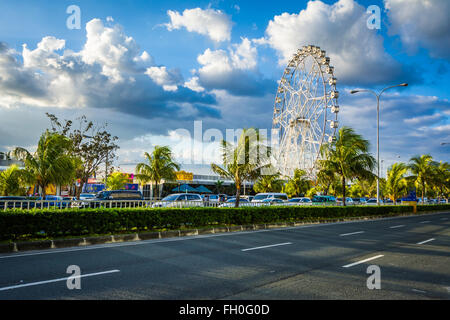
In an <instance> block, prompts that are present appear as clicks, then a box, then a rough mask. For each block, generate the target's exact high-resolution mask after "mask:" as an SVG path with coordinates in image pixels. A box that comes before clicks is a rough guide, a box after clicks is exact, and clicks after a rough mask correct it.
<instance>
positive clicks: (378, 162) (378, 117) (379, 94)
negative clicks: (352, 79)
mask: <svg viewBox="0 0 450 320" xmlns="http://www.w3.org/2000/svg"><path fill="white" fill-rule="evenodd" d="M407 86H408V84H407V83H402V84H397V85H395V86H390V87H386V88H384V89H383V90H381V91H380V93H378V94H377V93H376V92H375V91H373V90H370V89H358V90H352V91H350V93H351V94H355V93H358V92H369V93H372V94H373V95H374V96H375V97H376V98H377V167H378V168H377V169H378V170H377V204H378V205H380V97H381V95H382V94H383V92H385V91H386V90H388V89H391V88H395V87H407Z"/></svg>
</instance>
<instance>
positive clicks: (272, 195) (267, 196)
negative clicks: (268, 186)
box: [252, 192, 289, 202]
mask: <svg viewBox="0 0 450 320" xmlns="http://www.w3.org/2000/svg"><path fill="white" fill-rule="evenodd" d="M266 199H280V200H282V201H288V200H289V198H288V196H287V194H286V193H275V192H269V193H258V194H257V195H256V196H255V197H254V198H253V200H252V202H263V201H264V200H266Z"/></svg>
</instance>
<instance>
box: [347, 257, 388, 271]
mask: <svg viewBox="0 0 450 320" xmlns="http://www.w3.org/2000/svg"><path fill="white" fill-rule="evenodd" d="M381 257H384V255H382V254H380V255H378V256H375V257H372V258H367V259H364V260H360V261H357V262H354V263H350V264H347V265H345V266H342V268H350V267H353V266H356V265H358V264H361V263H364V262H367V261H372V260H375V259H378V258H381Z"/></svg>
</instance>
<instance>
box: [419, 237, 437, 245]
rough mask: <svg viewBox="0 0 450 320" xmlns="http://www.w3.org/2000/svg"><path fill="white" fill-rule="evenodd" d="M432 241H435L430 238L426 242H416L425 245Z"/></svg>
mask: <svg viewBox="0 0 450 320" xmlns="http://www.w3.org/2000/svg"><path fill="white" fill-rule="evenodd" d="M433 240H435V239H434V238H431V239H428V240H425V241H422V242H418V243H417V244H425V243H428V242H431V241H433Z"/></svg>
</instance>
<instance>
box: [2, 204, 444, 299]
mask: <svg viewBox="0 0 450 320" xmlns="http://www.w3.org/2000/svg"><path fill="white" fill-rule="evenodd" d="M449 227H450V212H446V213H434V214H426V215H416V216H406V217H395V218H384V219H375V220H369V221H354V222H338V223H328V224H314V225H304V226H299V227H289V228H282V229H265V230H257V231H248V232H240V233H223V234H209V235H200V236H190V237H183V238H167V239H155V240H146V241H139V242H124V243H116V244H115V243H112V244H105V245H97V246H88V247H81V248H80V247H75V248H65V249H53V250H43V251H30V252H18V253H13V254H2V255H0V299H1V300H5V299H70V300H71V299H95V300H97V299H108V300H109V299H163V300H165V299H167V300H169V299H170V300H176V299H181V300H210V299H226V300H248V299H251V300H261V299H264V300H279V299H285V300H291V299H295V300H297V299H370V300H372V299H445V300H447V299H450V229H449ZM372 265H375V266H377V267H379V280H380V281H379V284H380V289H369V288H368V286H367V283H368V282H370V283H375V282H373V281H372V280H373V275H375V274H372V273H368V267H369V266H372ZM69 266H78V267H79V269H80V271H81V274H80V275H79V276H78V277H77V278H75V279H73V278H70V279H69V277H71V275H73V274H72V273H67V269H68V267H69ZM369 271H370V270H369ZM369 277H371V278H370V279H369V280H368V278H369ZM77 281H79V284H80V289H69V288H68V285H67V284H68V282H69V283H71V284H76V283H77Z"/></svg>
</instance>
